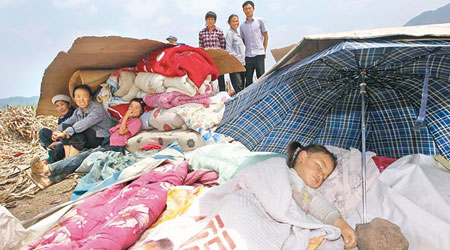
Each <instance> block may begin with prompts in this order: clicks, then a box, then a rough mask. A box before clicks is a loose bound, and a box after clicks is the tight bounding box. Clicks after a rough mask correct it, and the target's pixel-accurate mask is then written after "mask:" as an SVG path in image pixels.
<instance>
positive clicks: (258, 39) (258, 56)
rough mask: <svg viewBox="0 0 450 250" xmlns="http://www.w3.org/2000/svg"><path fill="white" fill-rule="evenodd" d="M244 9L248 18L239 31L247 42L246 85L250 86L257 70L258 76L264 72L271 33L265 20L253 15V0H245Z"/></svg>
mask: <svg viewBox="0 0 450 250" xmlns="http://www.w3.org/2000/svg"><path fill="white" fill-rule="evenodd" d="M242 9H243V10H244V13H245V16H246V17H247V18H246V19H245V22H243V23H242V24H241V26H240V27H239V31H240V33H241V37H242V40H244V44H245V68H246V70H247V71H246V82H247V84H246V86H249V85H250V84H252V83H253V72H255V70H256V76H257V77H258V78H259V77H261V76H262V75H263V74H264V59H265V58H266V49H267V43H268V42H269V34H268V33H267V29H266V24H265V22H264V20H263V19H262V18H260V17H254V16H253V11H254V10H255V4H254V3H253V2H252V1H245V3H244V4H242Z"/></svg>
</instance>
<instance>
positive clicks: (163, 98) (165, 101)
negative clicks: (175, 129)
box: [144, 85, 212, 109]
mask: <svg viewBox="0 0 450 250" xmlns="http://www.w3.org/2000/svg"><path fill="white" fill-rule="evenodd" d="M211 91H212V90H211V87H210V86H209V85H208V86H207V87H206V91H205V93H204V94H198V95H195V96H192V97H191V96H188V95H184V94H182V93H179V92H176V91H174V92H166V93H160V94H154V95H151V94H148V95H146V96H145V97H144V102H145V104H147V106H149V107H150V108H156V107H160V108H166V109H169V108H172V107H176V106H180V105H182V104H186V103H200V104H204V105H209V104H210V103H211V100H210V98H209V97H208V96H209V94H211Z"/></svg>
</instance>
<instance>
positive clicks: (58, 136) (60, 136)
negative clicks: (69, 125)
mask: <svg viewBox="0 0 450 250" xmlns="http://www.w3.org/2000/svg"><path fill="white" fill-rule="evenodd" d="M53 138H55V139H54V141H56V140H58V139H64V138H66V134H65V133H64V132H61V131H54V132H53V133H52V140H53Z"/></svg>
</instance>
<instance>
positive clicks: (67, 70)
mask: <svg viewBox="0 0 450 250" xmlns="http://www.w3.org/2000/svg"><path fill="white" fill-rule="evenodd" d="M172 46H173V45H170V44H168V43H163V42H158V41H153V40H148V39H134V38H127V37H118V36H108V37H93V36H89V37H80V38H78V39H76V40H75V42H74V43H73V44H72V47H71V48H70V49H69V51H67V52H64V51H61V52H59V53H58V55H57V56H56V58H55V59H54V60H53V62H52V63H51V64H50V65H49V66H48V68H47V69H46V70H45V73H44V76H43V78H42V83H41V94H40V98H39V103H38V107H37V110H36V114H37V115H57V112H56V110H55V108H54V107H53V105H52V103H51V99H52V97H53V96H54V95H57V94H67V95H69V94H70V93H69V88H68V84H69V80H70V78H71V76H72V75H73V74H74V72H76V71H77V70H99V69H104V70H114V69H118V68H122V67H133V66H136V63H137V62H138V61H139V60H140V59H141V58H142V57H143V56H145V55H146V54H148V53H150V52H152V51H155V50H158V49H162V48H168V47H172ZM206 51H207V53H208V54H209V55H210V56H211V58H212V59H213V60H214V62H215V64H216V66H217V68H218V70H219V73H220V74H226V73H232V72H239V71H244V70H245V69H244V67H243V66H242V64H241V63H240V62H239V60H238V59H236V57H234V56H233V55H231V54H229V53H228V52H226V51H224V50H220V49H211V50H206ZM105 72H106V73H108V72H109V71H105ZM87 77H88V76H87Z"/></svg>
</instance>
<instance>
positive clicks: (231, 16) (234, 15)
mask: <svg viewBox="0 0 450 250" xmlns="http://www.w3.org/2000/svg"><path fill="white" fill-rule="evenodd" d="M233 17H237V18H238V19H239V17H238V16H237V15H236V14H231V15H230V16H229V17H228V24H229V23H230V22H231V19H232V18H233Z"/></svg>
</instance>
